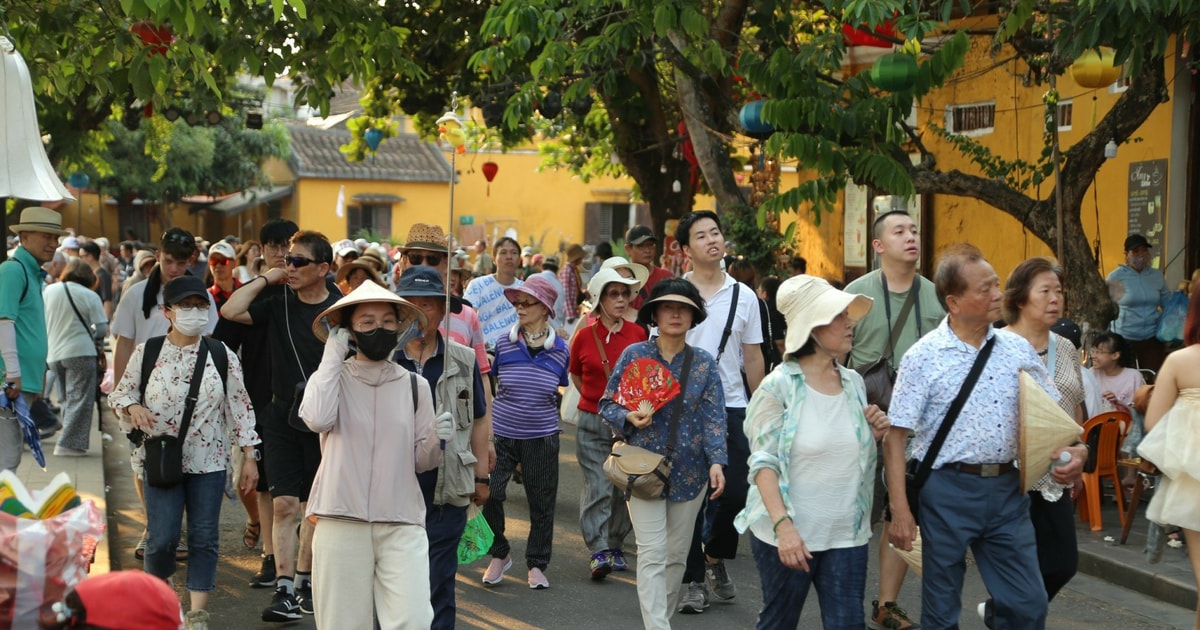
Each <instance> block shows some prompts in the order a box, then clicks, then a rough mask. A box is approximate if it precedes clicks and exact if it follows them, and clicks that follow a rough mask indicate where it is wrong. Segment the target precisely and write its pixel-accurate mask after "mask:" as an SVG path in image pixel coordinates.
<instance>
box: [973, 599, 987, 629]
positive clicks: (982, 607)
mask: <svg viewBox="0 0 1200 630" xmlns="http://www.w3.org/2000/svg"><path fill="white" fill-rule="evenodd" d="M975 612H976V613H978V614H979V620H980V621H982V622H983V623H985V624H986V623H987V602H979V606H978V607H976V608H975Z"/></svg>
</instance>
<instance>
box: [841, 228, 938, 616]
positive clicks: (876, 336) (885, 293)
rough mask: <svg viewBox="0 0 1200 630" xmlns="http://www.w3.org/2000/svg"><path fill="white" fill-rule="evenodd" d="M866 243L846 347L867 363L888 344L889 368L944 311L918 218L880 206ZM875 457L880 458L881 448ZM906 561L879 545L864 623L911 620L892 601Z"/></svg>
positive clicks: (855, 360)
mask: <svg viewBox="0 0 1200 630" xmlns="http://www.w3.org/2000/svg"><path fill="white" fill-rule="evenodd" d="M873 230H874V234H873V240H872V241H871V247H872V248H874V249H875V254H876V256H878V257H879V269H876V270H874V271H872V272H870V273H867V274H866V275H864V276H862V277H860V278H858V279H857V280H855V281H854V282H851V283H850V284H849V285H848V286H847V287H846V292H847V293H858V294H861V295H867V296H870V297H871V298H872V299H874V300H875V308H872V309H871V310H870V312H868V313H867V314H866V316H864V317H863V318H862V319H861V320H859V321H858V324H856V325H855V326H854V347H853V349H852V350H851V351H850V360H849V365H850V366H865V365H868V364H870V363H872V362H874V361H876V360H878V359H879V358H880V357H882V356H884V354H885V353H887V350H888V346H889V344H891V346H892V354H891V359H890V360H889V364H890V365H891V367H892V370H893V373H894V371H895V370H896V369H897V368H898V367H899V366H900V359H901V357H903V356H904V353H905V352H907V351H908V349H909V348H910V347H911V346H912V345H913V344H914V343H916V341H917V339H920V338H921V335H924V334H925V333H927V332H929V331H931V330H933V329H934V328H936V327H937V325H938V324H939V323H940V322H941V321H942V318H944V317H945V316H946V311H945V309H944V308H942V305H941V303H940V302H938V299H937V291H936V289H935V288H934V285H933V283H932V282H930V281H929V280H926V279H925V278H922V277H921V276H920V275H918V274H917V261H918V260H920V257H921V239H920V235H919V234H918V233H917V224H916V223H915V222H914V221H913V219H912V217H911V216H909V215H908V213H907V212H904V211H903V210H895V211H892V212H885V213H883V214H881V215H879V216H878V217H876V218H875V224H874V227H873ZM912 291H917V295H916V300H915V301H914V302H913V306H912V307H911V309H910V311H909V312H908V313H907V314H906V315H905V317H904V321H903V322H902V323H901V324H900V325H899V328H898V330H897V334H896V335H895V337H894V338H893V337H892V328H893V326H895V325H896V323H897V321H899V320H900V314H901V312H902V311H903V310H904V304H905V302H906V301H908V297H909V293H910V292H912ZM879 461H880V462H882V461H883V457H882V454H881V456H880V458H879ZM879 473H880V471H879V470H876V471H875V477H876V479H875V505H874V509H872V510H871V516H872V522H879V521H880V517H881V516H882V513H883V506H885V505H886V504H887V503H886V502H887V495H886V493H885V487H884V485H883V483H882V481H881V477H880V474H879ZM906 572H907V567H906V565H905V564H904V560H903V559H901V558H900V556H899V555H898V554H897V553H896V552H895V551H894V550H892V549H891V548H890V547H889V546H887V545H880V546H879V599H878V600H876V601H874V602H872V605H871V616H870V618H869V619H868V620H867V627H869V628H873V629H878V630H905V629H906V628H910V627H912V626H913V623H912V621H911V620H909V619H908V616H907V614H906V613H905V612H904V609H902V608H900V607H899V606H898V605H896V598H897V597H898V596H899V595H900V587H901V586H902V585H903V584H904V575H905V573H906Z"/></svg>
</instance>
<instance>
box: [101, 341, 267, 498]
mask: <svg viewBox="0 0 1200 630" xmlns="http://www.w3.org/2000/svg"><path fill="white" fill-rule="evenodd" d="M210 342H211V343H221V342H219V341H216V340H215V339H214V340H210ZM145 347H146V345H145V344H139V345H138V347H137V348H136V349H135V350H134V351H133V354H132V355H131V356H130V357H129V364H128V366H127V367H126V368H125V374H124V376H122V377H121V382H120V383H118V384H117V387H116V389H115V390H113V393H112V394H111V395H110V396H109V397H108V403H109V405H111V406H112V408H113V411H115V412H116V414H117V418H118V420H119V422H120V427H121V430H122V431H124V432H126V433H128V432H129V431H132V430H133V424H131V423H130V421H129V413H128V412H127V411H125V409H126V408H127V407H130V406H132V405H139V404H140V405H144V406H145V407H146V408H147V409H149V410H150V411H151V412H152V413H153V414H154V419H155V422H154V426H153V427H152V428H151V429H150V430H149V431H146V435H150V436H153V435H163V434H170V435H179V425H180V423H181V422H182V421H183V409H184V406H185V403H186V399H187V394H188V387H189V386H190V384H191V380H192V372H193V371H195V369H196V353H197V352H198V351H199V349H200V343H199V342H197V343H194V344H191V345H189V346H183V347H180V346H177V345H175V344H174V343H172V342H171V339H170V338H169V337H168V338H167V339H166V341H164V342H163V345H162V352H160V353H159V355H158V359H157V360H156V361H155V362H154V372H152V373H151V374H150V380H149V381H147V383H146V395H145V396H144V397H143V396H142V393H141V392H140V391H138V387H139V386H140V385H141V381H142V352H143V351H144V350H145ZM226 354H227V355H228V357H229V378H228V380H227V382H226V386H225V387H222V385H221V374H220V372H219V371H218V370H217V366H216V364H215V363H213V359H212V354H209V355H208V357H207V358H206V360H205V367H204V380H203V382H202V383H201V384H200V392H199V395H198V397H197V401H196V408H195V410H194V411H193V412H192V421H191V423H190V424H189V425H188V434H187V438H186V439H185V440H184V442H183V472H185V473H188V474H203V473H210V472H217V471H221V470H225V468H226V464H227V463H228V462H230V461H231V459H230V455H231V453H230V449H229V446H228V444H229V442H230V441H231V440H232V441H235V442H237V445H238V447H243V446H253V445H255V444H258V443H259V437H258V434H257V433H256V432H255V431H254V411H253V410H252V409H251V407H250V395H249V394H248V393H247V392H246V385H245V382H244V381H243V379H242V363H241V361H239V360H238V357H237V355H236V354H234V353H233V352H227V353H226ZM132 459H133V466H134V468H135V469H136V470H141V467H142V461H143V460H144V459H145V449H144V448H143V447H140V446H139V447H138V448H136V449H134V451H133V458H132Z"/></svg>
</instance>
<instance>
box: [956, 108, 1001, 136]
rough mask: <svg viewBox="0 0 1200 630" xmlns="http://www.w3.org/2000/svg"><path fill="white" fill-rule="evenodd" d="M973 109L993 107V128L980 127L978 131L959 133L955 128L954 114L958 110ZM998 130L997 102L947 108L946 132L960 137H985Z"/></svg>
mask: <svg viewBox="0 0 1200 630" xmlns="http://www.w3.org/2000/svg"><path fill="white" fill-rule="evenodd" d="M971 107H991V108H992V126H991V127H979V128H977V129H969V130H967V131H959V130H957V129H955V128H954V113H955V112H956V111H958V110H963V109H967V108H971ZM995 130H996V101H994V100H993V101H982V102H978V103H958V104H954V105H947V106H946V131H948V132H950V133H952V134H957V135H960V136H967V137H975V136H985V135H987V134H989V133H992V132H993V131H995Z"/></svg>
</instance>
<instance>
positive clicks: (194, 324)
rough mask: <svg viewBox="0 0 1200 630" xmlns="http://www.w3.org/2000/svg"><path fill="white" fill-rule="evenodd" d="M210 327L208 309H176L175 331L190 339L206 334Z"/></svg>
mask: <svg viewBox="0 0 1200 630" xmlns="http://www.w3.org/2000/svg"><path fill="white" fill-rule="evenodd" d="M207 325H208V309H207V308H203V309H201V308H188V309H175V330H178V331H179V332H180V333H182V334H184V335H187V336H189V337H191V336H194V335H199V334H200V333H202V332H204V327H205V326H207Z"/></svg>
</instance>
